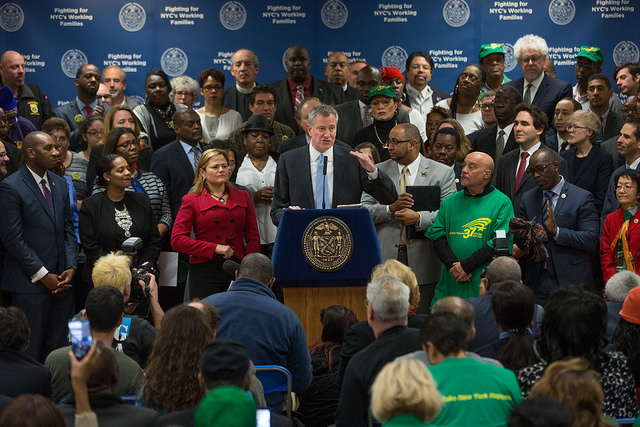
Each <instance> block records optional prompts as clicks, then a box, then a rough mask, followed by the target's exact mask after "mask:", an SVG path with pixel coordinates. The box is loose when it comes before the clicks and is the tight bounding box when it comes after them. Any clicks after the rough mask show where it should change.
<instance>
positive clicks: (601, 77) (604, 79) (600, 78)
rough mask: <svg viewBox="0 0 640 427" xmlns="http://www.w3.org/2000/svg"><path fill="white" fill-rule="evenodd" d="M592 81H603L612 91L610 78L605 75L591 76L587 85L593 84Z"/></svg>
mask: <svg viewBox="0 0 640 427" xmlns="http://www.w3.org/2000/svg"><path fill="white" fill-rule="evenodd" d="M592 80H602V81H603V82H604V83H605V86H606V87H607V89H611V81H610V80H609V77H607V76H605V75H604V74H593V75H591V76H590V77H589V79H588V80H587V83H591V81H592Z"/></svg>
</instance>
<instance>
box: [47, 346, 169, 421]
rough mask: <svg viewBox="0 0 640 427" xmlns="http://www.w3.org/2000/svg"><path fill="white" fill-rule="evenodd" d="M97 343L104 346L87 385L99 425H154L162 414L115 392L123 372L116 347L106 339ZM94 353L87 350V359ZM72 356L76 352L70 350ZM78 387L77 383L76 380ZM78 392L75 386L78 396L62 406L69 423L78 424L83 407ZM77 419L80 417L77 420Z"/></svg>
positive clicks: (61, 409) (90, 401) (90, 403)
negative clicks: (127, 399)
mask: <svg viewBox="0 0 640 427" xmlns="http://www.w3.org/2000/svg"><path fill="white" fill-rule="evenodd" d="M93 347H97V348H98V349H100V352H99V354H98V355H97V356H96V357H97V360H96V361H94V362H93V367H92V369H91V372H90V374H89V376H88V378H87V379H86V382H85V387H86V391H87V393H88V403H89V406H90V407H91V410H92V412H94V413H95V415H96V417H97V421H98V425H100V426H116V425H117V426H121V427H151V426H153V425H154V423H155V420H156V418H157V417H158V413H157V412H156V411H154V410H152V409H149V408H140V407H136V406H132V405H127V404H126V403H124V402H123V401H122V399H121V398H120V396H118V395H117V394H115V393H114V390H115V388H116V385H117V384H118V379H119V376H120V372H119V369H118V360H117V356H116V351H114V350H113V348H110V347H109V346H108V344H105V343H104V342H103V341H96V342H95V343H94V345H93ZM92 356H93V355H92V354H89V353H87V355H86V356H85V358H87V360H86V361H85V360H84V359H83V362H88V361H89V359H90V358H91V357H92ZM69 357H75V356H73V353H72V352H70V356H69ZM75 363H76V364H77V363H78V362H77V361H75ZM71 366H72V368H71V372H72V375H71V378H72V382H73V380H74V376H73V370H74V363H73V362H72V365H71ZM76 366H77V365H76ZM74 387H77V386H76V385H75V384H74ZM75 392H77V391H76V390H75V389H74V397H72V398H70V399H67V400H66V401H65V402H64V403H63V404H62V405H60V406H59V407H60V412H62V416H63V417H64V420H65V424H66V425H67V426H73V425H76V426H77V425H78V424H77V418H76V417H77V415H76V413H77V412H78V410H79V406H80V403H81V399H80V398H79V397H78V396H77V395H76V393H75ZM74 419H75V420H76V423H75V424H74Z"/></svg>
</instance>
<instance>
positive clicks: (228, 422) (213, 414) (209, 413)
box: [193, 386, 257, 427]
mask: <svg viewBox="0 0 640 427" xmlns="http://www.w3.org/2000/svg"><path fill="white" fill-rule="evenodd" d="M256 409H257V407H256V404H255V402H254V401H253V399H252V398H251V396H249V395H248V394H247V393H246V392H245V391H243V390H242V389H241V388H238V387H234V386H221V387H216V388H214V389H213V390H211V391H210V392H209V393H207V395H206V396H205V397H204V399H202V401H201V402H200V403H199V404H198V407H197V408H196V410H195V413H194V416H193V421H194V425H195V426H196V427H209V426H224V427H255V425H256Z"/></svg>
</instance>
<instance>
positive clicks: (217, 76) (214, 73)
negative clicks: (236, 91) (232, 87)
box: [198, 68, 225, 89]
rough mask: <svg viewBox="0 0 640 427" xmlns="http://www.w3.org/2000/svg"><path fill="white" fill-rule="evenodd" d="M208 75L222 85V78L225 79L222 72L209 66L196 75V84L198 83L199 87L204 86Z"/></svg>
mask: <svg viewBox="0 0 640 427" xmlns="http://www.w3.org/2000/svg"><path fill="white" fill-rule="evenodd" d="M209 77H211V78H212V79H214V80H217V81H219V82H220V84H221V85H222V86H224V80H225V77H224V73H223V72H222V71H220V70H218V69H217V68H209V69H206V70H202V71H201V72H200V74H199V75H198V85H200V89H202V88H203V87H204V84H205V82H206V81H207V79H208V78H209Z"/></svg>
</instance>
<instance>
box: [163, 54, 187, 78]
mask: <svg viewBox="0 0 640 427" xmlns="http://www.w3.org/2000/svg"><path fill="white" fill-rule="evenodd" d="M160 63H161V64H162V70H163V71H164V72H165V73H167V75H169V76H171V77H177V76H181V75H183V74H184V72H185V71H187V67H188V66H189V58H188V57H187V54H186V53H184V50H182V49H180V48H177V47H170V48H169V49H167V50H165V51H164V53H163V54H162V58H160Z"/></svg>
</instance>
